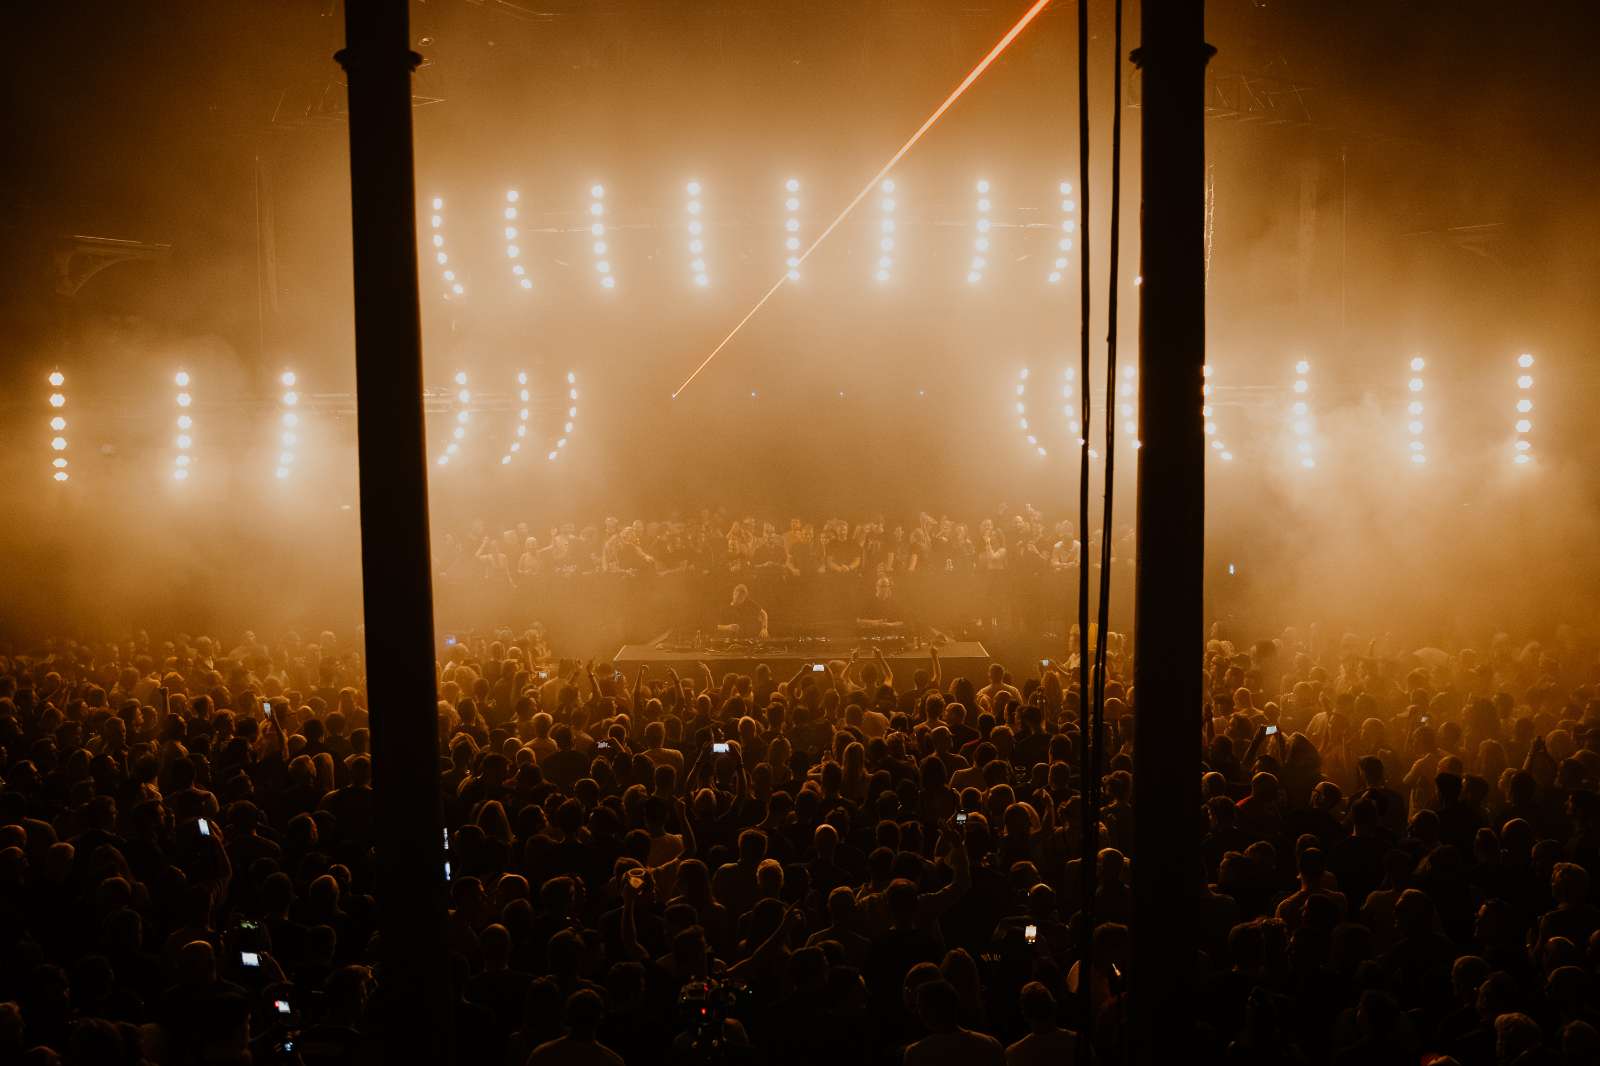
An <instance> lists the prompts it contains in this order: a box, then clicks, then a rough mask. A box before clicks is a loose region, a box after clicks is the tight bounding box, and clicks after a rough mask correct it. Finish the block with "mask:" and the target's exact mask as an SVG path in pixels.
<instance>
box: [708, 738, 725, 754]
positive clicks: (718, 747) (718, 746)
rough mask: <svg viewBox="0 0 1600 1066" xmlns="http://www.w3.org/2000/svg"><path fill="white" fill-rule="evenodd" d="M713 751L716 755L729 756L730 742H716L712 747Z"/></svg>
mask: <svg viewBox="0 0 1600 1066" xmlns="http://www.w3.org/2000/svg"><path fill="white" fill-rule="evenodd" d="M711 751H712V753H713V754H715V755H726V754H728V742H727V741H726V740H719V741H717V742H715V743H714V744H712V745H711Z"/></svg>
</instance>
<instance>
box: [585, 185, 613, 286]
mask: <svg viewBox="0 0 1600 1066" xmlns="http://www.w3.org/2000/svg"><path fill="white" fill-rule="evenodd" d="M605 199H606V187H605V186H604V185H602V184H600V183H599V182H598V181H597V182H595V183H594V184H593V185H591V186H589V217H590V218H591V219H593V220H594V221H592V222H590V223H589V236H590V237H591V238H592V239H591V241H590V243H589V251H590V252H591V253H593V255H594V272H595V277H596V278H598V279H599V281H600V287H601V288H602V289H614V288H616V287H617V276H616V274H614V273H612V271H611V260H610V258H609V256H610V254H611V242H610V241H608V240H607V239H606V224H605V221H604V218H605V213H606V204H605Z"/></svg>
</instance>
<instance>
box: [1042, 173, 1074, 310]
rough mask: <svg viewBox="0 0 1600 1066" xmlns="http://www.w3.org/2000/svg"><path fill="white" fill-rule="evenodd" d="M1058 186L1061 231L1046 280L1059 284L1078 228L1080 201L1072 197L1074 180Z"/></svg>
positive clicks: (1063, 275) (1064, 274)
mask: <svg viewBox="0 0 1600 1066" xmlns="http://www.w3.org/2000/svg"><path fill="white" fill-rule="evenodd" d="M1056 188H1057V191H1058V192H1060V193H1061V232H1060V235H1059V236H1058V237H1056V247H1055V253H1056V254H1055V256H1054V258H1052V259H1051V262H1050V272H1049V273H1048V274H1046V275H1045V280H1046V281H1047V282H1049V283H1050V284H1051V285H1055V284H1058V283H1059V282H1060V281H1061V279H1062V278H1063V277H1065V276H1066V270H1067V266H1068V263H1069V259H1070V253H1071V251H1072V234H1073V233H1074V232H1075V231H1076V230H1077V228H1078V221H1077V214H1078V203H1077V201H1076V200H1073V199H1072V182H1070V181H1063V182H1062V183H1061V184H1060V185H1058V186H1057V187H1056Z"/></svg>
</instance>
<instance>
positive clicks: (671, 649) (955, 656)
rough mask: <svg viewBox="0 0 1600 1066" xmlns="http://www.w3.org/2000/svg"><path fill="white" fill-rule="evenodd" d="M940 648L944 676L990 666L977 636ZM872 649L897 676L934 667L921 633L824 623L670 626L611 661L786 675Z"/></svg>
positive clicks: (630, 667)
mask: <svg viewBox="0 0 1600 1066" xmlns="http://www.w3.org/2000/svg"><path fill="white" fill-rule="evenodd" d="M938 649H939V662H940V664H941V666H942V668H943V672H944V676H945V678H946V680H948V679H949V678H952V677H957V676H965V677H970V678H973V679H977V678H980V677H982V676H983V675H984V671H986V670H987V669H988V668H989V653H988V651H986V650H985V649H984V646H983V645H982V644H980V643H979V642H977V641H975V640H953V641H945V642H943V643H941V644H939V645H938ZM874 651H879V652H882V653H883V658H884V660H885V661H886V662H887V663H888V664H889V668H890V669H891V670H893V671H894V673H895V679H896V680H897V681H900V680H910V678H911V675H912V673H913V672H915V671H917V670H919V669H920V670H930V671H931V669H932V658H931V656H930V653H929V644H928V641H927V640H925V639H923V638H921V637H917V636H910V635H901V634H893V635H885V634H881V633H879V634H870V635H866V636H853V635H849V634H848V633H842V632H833V633H829V632H827V631H826V628H825V627H824V628H822V631H819V632H818V633H816V634H815V635H809V636H789V637H778V638H767V639H760V638H751V639H745V638H740V637H728V636H722V635H716V634H709V633H701V632H697V631H690V632H680V631H668V632H666V633H663V634H661V636H659V637H657V638H656V639H655V640H651V641H646V642H645V643H642V644H624V645H623V646H622V648H621V649H620V650H619V651H618V652H617V653H616V655H614V656H613V657H612V660H611V661H612V664H613V665H614V666H615V667H616V668H617V669H618V670H620V671H622V672H623V673H624V674H631V673H633V672H635V671H637V670H638V669H639V667H641V666H645V667H649V668H651V669H652V670H666V669H667V668H669V667H670V668H671V669H673V670H676V671H677V672H678V673H679V674H684V673H687V672H690V671H695V672H698V668H699V664H700V663H705V664H706V665H707V666H709V667H711V672H712V673H713V674H715V675H716V676H717V677H719V678H720V677H721V676H722V675H723V674H726V673H739V674H748V673H751V672H752V671H754V670H755V668H756V665H757V664H758V663H766V664H767V666H769V667H770V668H771V669H772V674H773V677H774V679H776V680H779V681H785V680H788V679H789V678H790V677H792V676H793V675H794V674H795V673H796V671H798V670H800V669H801V668H802V667H806V666H810V665H812V664H814V663H819V662H821V663H825V662H830V661H833V660H841V661H843V660H848V659H849V658H850V656H851V654H852V653H854V654H855V655H856V658H857V660H858V661H862V662H866V661H869V660H871V659H873V658H875V656H874V655H873V652H874Z"/></svg>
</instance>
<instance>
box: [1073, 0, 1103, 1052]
mask: <svg viewBox="0 0 1600 1066" xmlns="http://www.w3.org/2000/svg"><path fill="white" fill-rule="evenodd" d="M1078 203H1079V207H1080V211H1079V216H1078V219H1079V221H1078V303H1079V323H1080V331H1079V364H1080V369H1079V375H1080V376H1079V380H1080V381H1082V382H1083V388H1082V389H1081V390H1080V400H1079V403H1080V406H1081V417H1080V419H1079V421H1080V422H1081V423H1082V430H1081V434H1082V436H1081V437H1080V440H1081V443H1080V444H1079V446H1078V737H1079V741H1080V753H1079V760H1078V770H1079V796H1080V799H1081V803H1080V807H1081V809H1082V813H1083V825H1082V826H1081V827H1080V828H1081V831H1082V846H1081V847H1080V848H1079V849H1078V874H1079V880H1080V886H1079V897H1080V899H1079V911H1078V1009H1079V1015H1080V1020H1079V1030H1078V1062H1080V1063H1088V1062H1089V1061H1090V1060H1091V1058H1092V1055H1093V1052H1092V1051H1091V1050H1090V1049H1091V1048H1092V1047H1093V1044H1094V990H1093V989H1094V980H1093V978H1092V977H1091V972H1092V967H1093V957H1092V951H1093V940H1094V896H1095V875H1096V870H1095V853H1096V852H1097V851H1098V850H1099V847H1098V845H1099V834H1098V829H1099V821H1100V818H1099V811H1098V808H1097V797H1095V791H1096V790H1095V789H1094V786H1093V782H1094V778H1093V777H1092V775H1091V773H1090V767H1091V765H1092V764H1093V763H1094V762H1095V761H1097V760H1096V753H1095V750H1094V749H1095V746H1096V739H1097V738H1096V737H1095V736H1094V734H1093V730H1092V729H1091V728H1090V703H1091V698H1090V688H1089V677H1090V664H1089V655H1090V651H1089V432H1090V429H1089V424H1090V419H1091V415H1092V414H1093V411H1094V402H1093V400H1092V399H1091V398H1090V393H1089V314H1090V298H1089V280H1090V279H1089V0H1078ZM1108 473H1109V471H1108Z"/></svg>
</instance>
